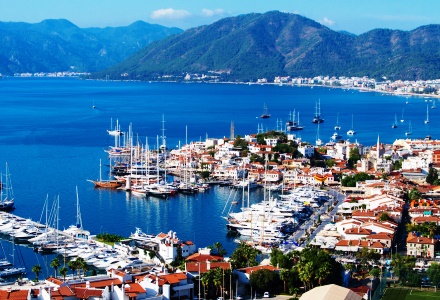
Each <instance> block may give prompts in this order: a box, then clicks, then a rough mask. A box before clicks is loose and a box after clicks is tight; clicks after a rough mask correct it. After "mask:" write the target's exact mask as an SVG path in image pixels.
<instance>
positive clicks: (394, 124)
mask: <svg viewBox="0 0 440 300" xmlns="http://www.w3.org/2000/svg"><path fill="white" fill-rule="evenodd" d="M391 128H397V115H396V114H394V123H393V125H391Z"/></svg>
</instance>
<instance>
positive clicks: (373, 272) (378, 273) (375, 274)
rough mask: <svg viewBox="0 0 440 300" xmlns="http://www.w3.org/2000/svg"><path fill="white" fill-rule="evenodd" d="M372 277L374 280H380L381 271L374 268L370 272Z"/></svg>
mask: <svg viewBox="0 0 440 300" xmlns="http://www.w3.org/2000/svg"><path fill="white" fill-rule="evenodd" d="M370 275H371V276H373V277H374V278H378V277H379V276H380V270H379V269H378V268H373V269H371V271H370Z"/></svg>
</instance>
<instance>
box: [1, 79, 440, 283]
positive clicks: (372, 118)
mask: <svg viewBox="0 0 440 300" xmlns="http://www.w3.org/2000/svg"><path fill="white" fill-rule="evenodd" d="M318 100H319V101H320V104H321V116H322V118H324V119H325V122H324V123H322V124H321V125H320V128H319V137H320V138H321V139H322V140H324V141H328V140H329V139H330V136H331V135H332V134H333V132H334V128H333V127H334V126H335V125H336V118H337V115H338V114H339V124H340V125H341V127H342V129H341V133H342V136H343V138H347V136H346V134H345V133H346V132H347V130H348V129H350V128H351V126H352V116H353V127H354V130H355V131H356V132H357V134H356V135H355V136H354V137H351V138H350V140H352V141H354V140H358V141H359V142H360V143H362V144H364V145H366V146H370V145H373V144H375V143H376V141H377V137H378V135H380V139H381V141H383V142H386V143H392V142H393V141H394V140H395V139H397V138H405V134H404V133H405V131H406V130H408V124H409V121H411V124H412V131H413V135H412V138H416V137H418V138H424V137H425V136H426V135H431V136H432V137H433V138H436V137H438V135H439V131H440V129H439V118H438V115H439V113H438V111H439V110H440V108H439V109H431V108H430V107H431V106H432V102H430V101H432V99H425V98H423V97H408V98H407V97H398V96H392V95H384V94H380V93H374V92H365V93H361V92H358V91H355V90H343V89H329V88H323V87H314V88H310V87H292V86H276V85H243V84H207V83H148V82H112V81H87V80H79V79H72V78H4V79H2V80H0V120H1V122H0V170H4V164H5V163H6V162H7V163H8V166H9V170H10V173H11V177H12V184H13V188H14V193H15V198H16V209H15V210H14V212H13V213H14V214H17V215H19V216H22V217H26V218H32V220H34V221H39V220H41V222H42V223H44V214H43V212H42V211H43V205H44V201H45V199H46V197H48V198H49V201H50V202H51V201H53V199H55V198H56V197H59V198H60V214H61V219H60V228H64V227H68V226H69V225H71V224H73V223H74V222H75V217H76V193H75V188H76V186H77V187H78V191H79V199H80V205H81V213H82V221H83V224H84V227H85V228H86V229H88V230H90V231H91V232H92V234H98V233H100V232H109V233H116V234H120V235H123V236H128V235H129V234H130V233H131V232H134V231H135V227H141V228H142V229H143V231H145V232H149V233H159V232H161V231H162V232H167V231H169V230H174V231H176V232H177V235H178V236H179V237H180V238H181V239H184V240H193V241H194V242H195V243H196V245H197V246H198V247H205V246H208V245H212V244H213V243H215V242H221V243H222V244H223V245H224V246H225V248H226V249H227V251H228V253H229V254H230V253H232V251H233V250H234V248H235V244H234V242H233V238H232V237H230V236H229V235H228V234H227V230H226V226H225V224H226V222H225V220H224V219H223V218H222V217H221V216H222V215H225V205H226V202H227V201H228V199H230V198H231V197H233V195H231V190H230V189H228V188H223V187H215V188H213V189H212V190H210V191H209V192H207V193H200V194H198V195H195V196H185V195H179V196H177V197H175V198H171V199H169V200H167V201H164V200H159V199H154V198H150V199H148V200H145V199H140V198H136V197H132V196H131V195H130V194H129V193H126V192H123V191H109V190H100V189H95V188H94V187H93V184H91V183H90V182H87V181H86V179H97V178H98V177H99V160H100V159H102V160H103V161H105V160H106V157H107V156H106V153H105V152H104V149H107V148H108V146H109V145H112V144H113V143H114V140H113V138H112V137H111V136H109V135H108V134H107V132H106V130H107V129H110V123H111V120H112V123H113V125H114V124H115V122H116V119H118V121H119V124H120V125H121V129H122V130H123V131H127V130H128V126H129V124H131V125H132V128H133V132H134V133H135V136H137V138H138V139H139V141H140V142H141V143H145V139H146V138H147V137H148V139H149V143H150V145H151V144H154V143H155V141H156V138H157V136H161V135H162V130H161V129H162V126H163V123H162V116H164V120H165V123H164V127H165V129H166V130H165V135H166V140H167V145H168V147H169V148H174V147H176V146H177V145H178V144H179V143H181V144H184V143H185V141H188V142H189V141H198V140H204V139H205V138H206V136H208V137H216V138H222V137H225V136H226V137H229V136H230V127H231V122H233V123H234V128H235V134H239V135H242V136H244V135H245V134H249V133H256V132H257V128H258V127H261V128H264V130H272V129H277V128H281V124H284V123H285V121H286V120H287V119H288V117H289V113H290V112H292V111H293V110H295V111H296V112H299V113H300V120H299V121H300V124H301V125H302V126H305V128H304V130H303V131H300V132H297V134H299V135H300V136H301V137H302V139H303V140H304V141H310V142H312V143H314V141H315V140H316V136H317V134H318V130H317V129H318V127H317V125H315V124H312V123H311V120H312V118H313V116H314V113H315V107H316V103H317V101H318ZM406 102H408V104H406ZM264 104H266V105H267V106H268V109H269V113H270V114H271V117H270V118H269V119H260V118H259V116H260V115H261V114H262V113H263V107H264ZM92 105H95V106H96V108H95V109H93V108H92ZM427 105H428V106H429V113H430V115H429V119H430V123H429V124H424V120H425V119H426V107H427ZM402 112H403V118H404V119H405V122H403V123H401V122H400V119H401V118H402ZM395 115H397V119H398V122H399V123H398V128H396V129H392V128H391V125H392V123H393V122H394V116H395ZM282 126H284V125H282ZM259 193H260V192H256V193H255V194H253V195H252V201H258V200H260V199H261V198H262V195H261V194H259ZM239 197H240V196H239ZM227 209H228V208H226V210H227ZM3 245H4V246H5V248H6V249H5V250H6V253H11V252H10V250H9V249H10V247H11V244H10V243H8V242H6V241H3ZM21 252H22V253H23V256H24V258H25V262H26V266H27V267H28V269H29V274H28V276H29V277H31V278H33V276H34V275H33V274H32V272H31V271H30V270H31V268H32V266H33V265H35V264H36V263H39V264H40V265H42V267H43V272H42V274H41V275H40V277H45V276H48V275H49V274H51V272H52V271H51V270H50V268H49V267H48V265H49V264H50V260H51V259H52V258H53V255H49V256H40V255H37V254H35V253H34V252H33V251H32V249H30V248H26V247H21ZM0 256H1V253H0Z"/></svg>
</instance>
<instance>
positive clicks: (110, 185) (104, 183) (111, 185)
mask: <svg viewBox="0 0 440 300" xmlns="http://www.w3.org/2000/svg"><path fill="white" fill-rule="evenodd" d="M87 181H89V182H92V183H93V184H94V185H95V187H98V188H106V189H116V188H118V187H120V186H121V185H122V183H121V182H119V181H118V180H115V179H108V180H103V179H102V162H101V160H99V180H90V179H87Z"/></svg>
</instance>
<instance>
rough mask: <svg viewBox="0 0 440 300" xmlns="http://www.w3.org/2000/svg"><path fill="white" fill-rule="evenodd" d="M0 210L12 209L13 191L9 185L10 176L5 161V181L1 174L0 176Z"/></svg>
mask: <svg viewBox="0 0 440 300" xmlns="http://www.w3.org/2000/svg"><path fill="white" fill-rule="evenodd" d="M0 190H1V191H0V211H10V210H12V209H14V192H13V190H12V185H11V177H10V174H9V170H8V164H7V163H6V172H5V182H3V175H2V176H0Z"/></svg>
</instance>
